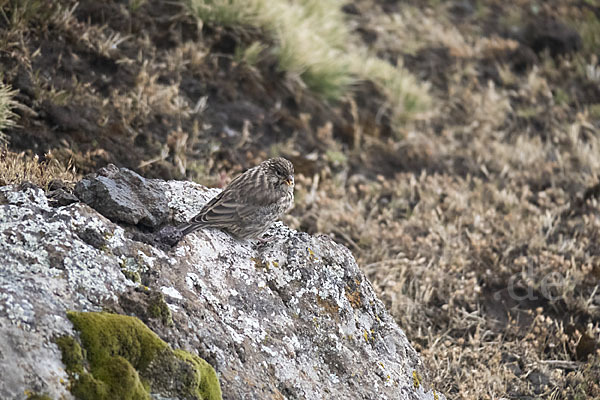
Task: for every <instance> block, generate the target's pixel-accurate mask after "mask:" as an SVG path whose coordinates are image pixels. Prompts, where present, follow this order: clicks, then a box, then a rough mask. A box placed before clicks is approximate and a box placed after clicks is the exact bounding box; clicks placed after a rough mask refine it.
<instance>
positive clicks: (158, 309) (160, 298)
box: [148, 292, 173, 326]
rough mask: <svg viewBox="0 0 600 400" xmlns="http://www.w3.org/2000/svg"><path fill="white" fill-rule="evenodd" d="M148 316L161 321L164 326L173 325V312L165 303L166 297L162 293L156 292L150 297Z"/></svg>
mask: <svg viewBox="0 0 600 400" xmlns="http://www.w3.org/2000/svg"><path fill="white" fill-rule="evenodd" d="M148 315H150V317H152V318H157V319H159V320H160V321H161V322H162V323H163V325H166V326H171V325H173V317H172V316H171V310H169V306H168V305H167V303H166V302H165V296H164V295H163V294H162V293H161V292H154V293H152V294H151V295H150V303H149V304H148Z"/></svg>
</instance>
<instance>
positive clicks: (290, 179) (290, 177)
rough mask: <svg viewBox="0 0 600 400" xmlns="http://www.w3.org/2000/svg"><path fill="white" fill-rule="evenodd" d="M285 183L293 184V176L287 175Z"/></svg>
mask: <svg viewBox="0 0 600 400" xmlns="http://www.w3.org/2000/svg"><path fill="white" fill-rule="evenodd" d="M285 184H286V185H288V186H292V185H293V184H294V177H293V176H292V175H288V177H287V179H286V180H285Z"/></svg>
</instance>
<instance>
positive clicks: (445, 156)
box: [0, 0, 600, 399]
mask: <svg viewBox="0 0 600 400" xmlns="http://www.w3.org/2000/svg"><path fill="white" fill-rule="evenodd" d="M224 3H235V4H237V5H238V6H239V3H237V2H235V1H233V2H222V1H216V0H215V1H210V2H208V1H207V2H203V1H202V0H195V1H191V2H190V3H186V2H177V1H174V2H161V1H155V0H147V1H145V0H129V1H126V0H122V1H118V0H110V1H105V2H96V1H91V0H82V1H79V2H74V1H67V0H65V1H58V2H53V3H52V5H50V6H48V5H47V4H46V2H43V1H41V0H4V1H0V7H1V9H2V13H1V14H0V65H2V82H3V85H2V87H1V88H0V89H1V90H0V130H1V131H2V133H1V134H0V141H2V142H4V146H5V149H4V150H3V151H2V154H1V155H0V184H6V183H11V182H20V181H24V180H33V181H35V182H37V183H38V184H40V185H42V186H44V187H46V188H50V187H52V186H55V185H64V184H66V186H67V187H68V185H69V182H72V181H73V180H74V179H76V178H77V177H78V176H81V175H82V174H85V173H88V172H91V171H94V170H95V169H96V168H98V167H101V166H103V165H105V164H107V163H109V162H112V163H115V164H117V165H119V166H125V167H128V168H132V169H135V170H136V171H138V172H140V173H141V174H143V175H145V176H148V177H157V178H163V179H192V180H195V181H198V182H200V183H203V184H206V185H211V186H224V185H225V184H227V182H228V180H229V179H231V177H232V176H234V175H235V174H237V173H239V172H240V171H242V170H243V169H245V168H248V167H250V166H252V165H255V164H256V163H258V162H259V161H260V160H262V159H264V158H266V157H269V156H273V155H283V156H286V157H288V158H289V159H290V160H292V161H293V162H294V164H295V166H296V170H297V176H296V182H297V190H296V205H295V208H294V210H293V211H292V213H291V214H290V215H289V216H287V217H286V222H287V223H288V224H289V225H290V226H292V227H294V228H297V229H300V230H303V231H307V232H310V233H325V234H329V235H331V236H333V237H334V238H335V239H336V240H337V241H339V242H341V243H343V244H345V245H346V246H348V247H349V248H350V249H351V250H352V252H353V254H354V255H355V257H356V258H357V260H358V262H359V265H361V267H362V268H363V270H364V271H365V273H366V274H367V275H368V277H369V278H370V279H371V281H372V282H373V285H374V286H375V288H376V290H377V291H378V294H379V295H380V297H381V298H382V299H383V300H384V301H385V303H386V305H387V306H388V307H389V309H390V310H391V312H392V313H393V315H394V316H395V318H396V319H397V321H398V323H399V324H400V326H401V327H402V328H403V329H404V330H405V332H406V334H407V336H408V338H409V339H410V340H411V342H412V343H413V345H414V346H415V347H416V348H417V350H418V351H419V352H420V353H421V356H422V358H423V360H424V361H425V363H426V365H427V366H428V367H429V369H430V371H431V376H429V377H424V379H423V382H424V383H425V384H426V385H432V386H434V387H435V388H436V389H437V390H439V391H442V392H443V393H445V394H446V395H447V396H448V398H453V399H499V398H501V397H508V398H522V399H529V398H543V399H591V398H600V386H599V383H598V382H599V381H600V347H599V343H600V326H599V322H600V292H599V290H598V289H599V280H600V205H599V197H600V180H599V173H600V65H599V60H598V57H599V55H600V53H599V50H600V3H598V1H597V0H581V1H569V0H555V1H551V2H540V1H533V0H510V1H498V0H489V1H480V0H456V1H434V0H429V1H416V0H409V1H404V2H394V1H387V0H355V1H352V2H350V1H348V2H345V3H344V2H333V1H332V4H334V5H335V7H336V9H335V10H332V9H329V8H327V7H321V6H319V5H318V4H320V3H319V2H315V1H314V0H297V1H296V2H292V3H289V2H274V3H273V4H275V5H276V7H275V6H273V7H274V8H275V9H276V11H277V12H278V14H276V15H273V14H268V13H267V11H269V7H265V6H264V4H265V3H263V2H261V1H259V0H253V1H250V2H247V4H252V6H253V7H255V8H254V9H253V11H252V13H249V14H248V13H242V14H240V13H239V10H240V8H239V7H238V8H237V9H236V10H237V11H236V13H233V14H232V13H230V12H229V10H228V9H227V8H217V6H219V5H222V4H224ZM289 4H295V5H298V7H297V8H289V9H288V6H289ZM277 7H280V8H277ZM295 18H297V21H298V23H297V24H295V23H291V22H293V21H296V20H295ZM291 26H294V28H295V29H296V28H298V27H300V28H302V27H305V28H306V29H304V30H301V29H300V28H298V29H296V30H294V31H287V30H286V29H288V28H289V27H291ZM316 27H319V28H318V29H317V28H316ZM303 35H306V36H303ZM322 38H325V39H327V40H324V39H323V40H321V39H322ZM21 153H22V154H21ZM36 155H37V157H38V158H35V157H34V156H36ZM56 179H60V180H62V181H63V183H62V184H60V183H57V181H56Z"/></svg>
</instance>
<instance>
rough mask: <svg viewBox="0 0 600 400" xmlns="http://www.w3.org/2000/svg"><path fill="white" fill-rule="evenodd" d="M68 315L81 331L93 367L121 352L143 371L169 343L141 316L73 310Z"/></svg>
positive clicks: (137, 368) (121, 354) (135, 366)
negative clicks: (150, 327) (141, 319)
mask: <svg viewBox="0 0 600 400" xmlns="http://www.w3.org/2000/svg"><path fill="white" fill-rule="evenodd" d="M67 315H68V317H69V319H70V320H71V322H72V323H73V325H74V326H75V329H77V330H78V331H79V332H80V334H81V342H82V344H83V346H84V347H85V349H86V351H87V358H88V360H89V362H90V364H91V365H92V369H93V367H94V366H98V367H99V366H101V365H103V364H105V363H107V361H110V360H111V359H112V358H113V357H116V356H121V357H123V358H125V359H126V360H127V361H129V362H130V363H131V365H132V366H133V367H134V368H135V369H136V370H138V371H143V370H144V369H146V368H147V367H148V364H150V362H151V361H152V360H153V359H154V357H156V354H157V353H158V352H159V351H161V350H163V349H165V348H166V347H168V346H167V344H166V343H165V342H163V341H162V340H161V339H160V338H159V337H158V336H157V335H156V334H155V333H154V332H152V331H151V330H150V329H148V327H147V326H146V325H144V323H143V322H142V321H140V320H139V319H137V318H133V317H128V316H126V315H117V314H109V313H105V312H98V313H96V312H89V313H85V312H73V311H71V312H68V313H67Z"/></svg>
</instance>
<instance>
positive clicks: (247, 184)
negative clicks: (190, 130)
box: [177, 157, 294, 239]
mask: <svg viewBox="0 0 600 400" xmlns="http://www.w3.org/2000/svg"><path fill="white" fill-rule="evenodd" d="M293 204H294V165H293V164H292V163H291V162H289V161H288V160H286V159H285V158H282V157H276V158H271V159H269V160H266V161H263V162H262V163H260V164H259V165H257V166H256V167H254V168H250V169H249V170H247V171H246V172H244V173H243V174H241V175H239V176H237V177H236V178H235V179H234V180H232V181H231V183H229V185H227V187H226V188H225V189H223V191H222V192H221V193H219V194H218V195H216V196H215V197H214V198H212V199H211V200H210V201H209V202H208V203H206V205H205V206H204V207H202V210H200V212H199V213H198V215H196V216H195V217H194V218H192V219H191V220H190V221H189V222H188V223H186V224H183V225H180V226H179V227H178V228H177V229H178V230H179V232H181V235H182V236H183V235H187V234H188V233H192V232H194V231H196V230H198V229H202V228H216V229H221V230H223V231H225V232H228V233H229V234H231V235H233V236H235V237H237V238H240V239H255V238H259V237H260V236H262V234H263V233H265V232H266V231H267V229H269V227H270V226H271V224H273V222H275V221H276V220H277V219H278V218H279V217H281V216H282V215H283V214H284V213H285V212H286V211H288V210H289V209H290V207H292V205H293Z"/></svg>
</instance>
